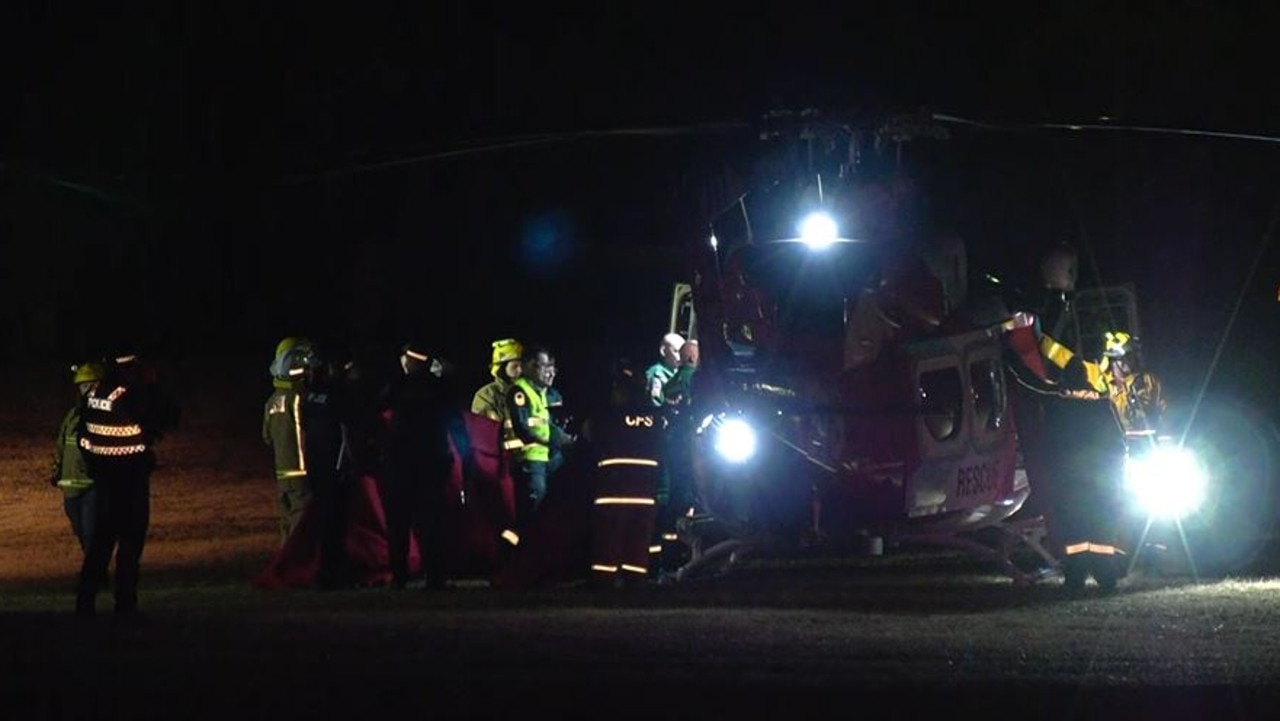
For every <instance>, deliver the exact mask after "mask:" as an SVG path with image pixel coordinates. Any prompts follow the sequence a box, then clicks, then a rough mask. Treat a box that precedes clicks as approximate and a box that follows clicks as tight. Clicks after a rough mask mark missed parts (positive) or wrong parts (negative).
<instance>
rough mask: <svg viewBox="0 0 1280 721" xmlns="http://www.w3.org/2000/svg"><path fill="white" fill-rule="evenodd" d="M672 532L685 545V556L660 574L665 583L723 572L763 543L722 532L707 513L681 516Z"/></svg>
mask: <svg viewBox="0 0 1280 721" xmlns="http://www.w3.org/2000/svg"><path fill="white" fill-rule="evenodd" d="M676 532H677V534H678V535H679V538H680V541H681V542H682V543H684V544H685V545H686V546H687V547H688V548H689V559H688V560H687V561H685V562H684V564H682V565H681V566H680V567H679V568H677V569H675V570H674V571H672V572H671V573H668V574H666V575H665V576H664V577H663V580H664V581H666V582H667V583H682V582H684V581H688V580H690V579H692V578H694V577H696V576H706V575H724V574H726V573H729V572H730V571H732V570H733V569H734V567H736V566H737V565H738V564H739V563H740V562H742V560H743V559H745V558H746V557H747V556H748V555H749V554H750V553H751V551H753V550H755V549H756V548H759V547H760V546H761V545H763V541H762V540H761V539H759V538H755V537H750V536H748V537H735V536H733V535H731V534H727V533H725V529H724V527H723V525H722V524H720V522H719V521H717V520H716V519H715V518H713V517H711V516H689V517H685V518H681V519H680V520H679V521H678V522H677V523H676ZM709 572H711V573H709Z"/></svg>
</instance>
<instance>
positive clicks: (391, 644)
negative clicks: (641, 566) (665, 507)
mask: <svg viewBox="0 0 1280 721" xmlns="http://www.w3.org/2000/svg"><path fill="white" fill-rule="evenodd" d="M243 375H245V376H249V375H251V374H250V373H248V372H245V373H244V374H243ZM236 378H237V376H236V375H235V374H234V373H232V374H230V376H229V380H228V382H227V383H226V384H222V385H211V390H210V391H209V393H208V394H206V395H204V396H201V395H194V394H193V395H191V396H189V397H188V398H186V399H185V402H184V405H185V407H186V414H185V418H184V423H183V427H182V429H181V430H180V431H179V432H177V433H175V434H173V435H172V436H171V437H169V438H167V439H165V441H164V443H163V445H162V446H161V448H160V458H161V463H162V466H161V468H160V469H159V470H158V471H157V473H156V475H155V478H154V486H153V521H152V530H151V535H150V538H149V542H148V545H147V550H146V554H145V556H144V559H143V571H144V576H143V588H142V605H143V607H144V609H145V611H146V612H147V616H146V617H145V618H144V619H143V621H142V622H141V623H138V624H122V623H116V622H114V621H113V620H112V618H111V617H110V616H109V615H108V616H106V617H103V618H98V619H94V620H92V621H89V622H85V621H82V620H79V619H76V618H74V617H73V616H72V615H71V614H70V609H71V607H72V594H71V592H70V589H71V586H72V584H73V582H74V576H75V570H76V568H77V565H78V557H79V549H78V547H77V546H76V544H75V542H74V540H73V539H72V537H71V535H70V530H69V528H68V524H67V521H66V519H65V517H64V516H63V515H62V511H61V507H60V497H59V495H58V494H57V492H56V491H55V490H54V489H52V488H51V487H49V486H48V485H47V483H46V480H45V475H46V473H47V468H48V462H49V456H50V454H51V453H52V440H51V434H52V430H53V426H54V425H56V423H57V420H58V417H59V416H60V414H61V406H62V405H63V403H64V402H69V401H70V398H71V397H70V395H69V393H70V389H69V388H65V387H63V386H61V385H60V384H59V382H58V379H57V378H56V376H54V377H50V376H40V375H38V374H37V375H34V376H33V377H32V378H31V379H30V381H29V382H28V383H25V384H23V385H22V386H21V388H20V389H19V392H15V393H14V394H12V395H11V398H12V399H13V402H12V403H11V404H10V405H9V412H8V413H6V414H4V415H3V417H2V418H0V426H2V427H3V433H0V701H2V703H0V718H14V719H28V718H122V719H123V718H129V719H137V718H165V719H173V718H184V719H185V718H219V719H225V718H232V717H233V718H268V717H270V718H273V719H280V718H302V717H308V718H315V717H317V716H320V717H335V718H339V717H344V716H348V717H353V718H365V717H370V716H387V715H392V714H394V715H406V716H407V715H413V716H427V717H444V716H448V717H503V718H505V717H509V716H511V715H513V714H525V713H533V714H534V715H536V716H539V717H544V716H547V715H555V716H559V717H565V718H579V717H584V718H585V717H592V718H599V717H601V716H605V717H608V718H633V717H645V718H654V717H662V718H695V717H696V718H707V717H713V718H719V717H723V716H727V715H735V716H746V717H779V718H782V717H794V716H795V715H797V714H798V713H800V712H801V711H802V710H808V709H809V708H810V707H816V708H817V709H818V710H820V711H821V712H823V713H840V714H842V715H845V714H849V715H851V714H854V713H858V714H864V713H866V712H867V711H868V710H875V711H877V712H878V713H876V714H873V715H877V716H892V715H895V714H902V715H907V716H914V717H919V715H920V714H922V713H923V712H925V711H939V712H942V713H947V714H952V715H955V714H964V715H968V714H982V715H983V716H986V717H992V716H995V717H1014V716H1016V717H1019V718H1025V717H1032V718H1120V717H1123V718H1126V719H1136V718H1161V719H1167V718H1273V717H1275V716H1274V714H1275V713H1276V712H1277V709H1280V706H1277V705H1276V704H1275V702H1276V693H1275V690H1276V689H1277V684H1278V683H1280V581H1277V580H1274V579H1272V578H1269V577H1263V576H1254V575H1249V576H1242V577H1231V578H1213V579H1208V580H1206V581H1205V582H1203V583H1193V582H1191V580H1190V579H1188V578H1186V577H1172V578H1138V579H1133V580H1131V581H1130V582H1128V583H1127V584H1126V586H1125V587H1124V588H1123V589H1122V591H1121V592H1120V593H1118V594H1115V595H1111V596H1105V595H1100V594H1097V593H1088V594H1086V595H1084V596H1082V597H1066V596H1064V595H1063V594H1062V592H1061V590H1060V589H1058V588H1057V587H1055V586H1052V585H1043V586H1034V587H1031V588H1020V587H1016V586H1014V585H1013V584H1011V583H1010V582H1009V581H1008V580H1007V579H1004V578H1001V577H999V576H997V575H994V574H992V573H991V570H990V569H989V568H988V567H986V566H984V565H982V564H978V563H974V562H972V561H969V560H967V559H964V558H961V557H958V556H954V555H950V554H916V553H913V554H903V555H898V556H890V557H885V558H882V559H831V558H810V559H804V560H798V559H762V560H760V561H758V562H756V563H752V564H747V565H746V566H744V567H743V568H741V569H740V570H739V571H737V572H735V573H734V574H731V575H729V576H726V577H723V578H717V579H708V580H705V581H700V582H695V583H691V584H689V585H685V586H678V587H674V588H666V587H663V588H651V589H645V590H643V591H640V592H638V593H631V594H599V593H590V592H587V591H586V590H584V589H582V588H575V587H564V588H555V589H547V590H539V591H519V592H515V591H512V592H499V591H495V590H493V589H490V588H488V587H487V586H486V584H484V583H482V582H473V583H466V584H463V585H462V586H461V587H460V588H459V589H458V590H456V591H454V592H452V593H443V594H428V593H422V592H414V591H410V592H405V593H400V594H396V593H391V592H387V591H382V590H363V591H343V592H337V593H320V592H313V591H290V592H266V591H260V590H256V589H253V588H251V587H250V586H249V585H248V583H247V580H248V578H249V577H250V576H251V575H252V574H253V573H255V572H256V571H257V570H259V569H261V568H262V567H263V565H264V564H265V563H266V561H267V559H268V557H269V556H270V554H271V553H272V551H273V550H274V548H275V545H276V543H277V538H276V535H275V534H276V531H275V528H276V526H275V523H276V517H275V510H274V506H273V500H272V489H273V484H272V482H271V481H270V477H269V473H268V462H269V461H268V457H267V453H266V449H265V447H263V446H261V444H260V441H258V439H257V431H258V428H257V424H258V422H259V416H258V413H259V403H260V402H261V399H258V398H257V394H256V393H254V392H252V391H254V390H255V389H256V388H257V387H258V386H254V385H253V384H252V383H251V382H250V383H247V384H246V385H247V387H248V390H242V391H238V392H236V391H233V390H228V389H229V388H234V384H233V383H231V381H234V380H236ZM250 380H252V379H250ZM259 385H261V384H259ZM262 395H263V397H264V398H265V392H264V393H263V394H262ZM104 605H105V604H104ZM606 709H607V710H606Z"/></svg>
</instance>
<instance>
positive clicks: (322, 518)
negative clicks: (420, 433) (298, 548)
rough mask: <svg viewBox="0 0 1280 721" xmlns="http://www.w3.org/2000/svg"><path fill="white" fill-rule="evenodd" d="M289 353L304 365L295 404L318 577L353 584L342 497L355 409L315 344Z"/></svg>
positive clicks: (323, 583)
mask: <svg viewBox="0 0 1280 721" xmlns="http://www.w3.org/2000/svg"><path fill="white" fill-rule="evenodd" d="M290 353H292V354H294V355H295V356H296V357H293V358H290V359H289V361H288V365H289V366H290V367H295V366H299V367H302V368H304V369H305V370H304V373H303V383H302V387H301V389H300V392H301V394H302V399H301V403H300V404H299V409H298V418H299V427H300V429H301V433H302V462H303V464H304V467H305V468H306V470H307V478H308V480H309V481H310V484H311V504H310V505H311V511H310V512H311V513H312V514H314V516H315V521H316V528H317V535H318V536H319V541H320V569H319V573H318V575H317V578H316V582H317V585H318V586H319V588H320V589H321V590H329V589H338V588H346V587H348V586H350V585H352V583H353V581H354V579H353V577H352V569H351V568H350V563H349V560H348V559H347V555H346V551H345V547H344V541H345V533H346V500H347V497H348V495H349V491H350V483H351V480H352V479H351V475H352V472H353V468H352V453H351V428H352V419H353V416H354V412H353V410H352V408H351V399H350V398H349V396H348V394H347V393H346V388H344V386H343V385H342V384H341V382H340V375H339V374H338V370H339V369H337V368H335V367H334V366H333V364H332V363H330V362H329V360H328V359H326V358H325V356H324V349H323V348H320V347H319V346H317V345H315V344H310V345H305V346H299V347H297V348H295V349H294V350H293V351H290Z"/></svg>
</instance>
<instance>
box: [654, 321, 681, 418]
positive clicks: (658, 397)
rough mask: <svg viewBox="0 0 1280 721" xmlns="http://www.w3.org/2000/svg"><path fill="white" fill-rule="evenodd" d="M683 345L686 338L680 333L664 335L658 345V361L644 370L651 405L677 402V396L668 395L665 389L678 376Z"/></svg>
mask: <svg viewBox="0 0 1280 721" xmlns="http://www.w3.org/2000/svg"><path fill="white" fill-rule="evenodd" d="M683 346H684V338H683V337H682V336H681V335H680V334H679V333H668V334H666V335H664V336H662V343H661V344H659V345H658V361H657V362H656V363H654V364H653V365H651V366H649V368H648V369H646V370H645V372H644V382H645V387H646V388H647V389H648V395H649V402H650V404H651V405H654V406H657V407H659V408H661V407H664V406H667V405H674V404H675V403H676V402H677V399H676V398H668V397H667V395H666V392H665V389H666V386H667V383H669V382H670V381H671V380H672V379H673V378H675V377H676V371H677V370H678V369H679V367H680V349H681V348H682V347H683Z"/></svg>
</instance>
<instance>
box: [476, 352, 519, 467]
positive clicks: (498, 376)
mask: <svg viewBox="0 0 1280 721" xmlns="http://www.w3.org/2000/svg"><path fill="white" fill-rule="evenodd" d="M523 354H524V346H523V345H521V343H520V341H518V340H516V339H514V338H503V339H501V340H495V341H494V342H493V355H492V360H491V361H490V363H489V374H490V375H492V376H493V380H492V381H490V382H489V383H487V384H485V385H484V386H483V387H481V388H480V390H478V391H476V394H475V396H474V397H473V398H472V399H471V412H472V413H475V414H476V415H480V416H485V417H486V418H490V419H492V420H495V421H498V422H499V423H501V424H502V447H503V448H504V449H506V450H507V451H516V450H519V448H520V441H519V439H518V438H516V434H515V431H514V430H513V429H512V427H511V417H510V415H508V413H507V394H508V393H509V392H510V391H511V387H512V384H514V383H515V380H516V379H517V378H519V377H520V374H521V373H522V372H523V365H522V364H521V357H522V356H523Z"/></svg>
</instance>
